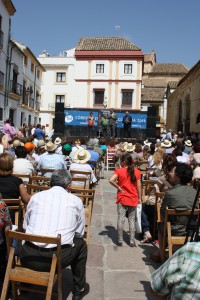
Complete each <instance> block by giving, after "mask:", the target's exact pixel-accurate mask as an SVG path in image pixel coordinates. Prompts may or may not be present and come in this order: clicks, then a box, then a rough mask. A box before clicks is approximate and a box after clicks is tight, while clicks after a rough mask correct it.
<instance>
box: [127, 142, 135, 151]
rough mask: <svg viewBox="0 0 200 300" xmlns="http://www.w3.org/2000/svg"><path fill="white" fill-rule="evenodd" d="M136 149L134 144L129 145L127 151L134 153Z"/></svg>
mask: <svg viewBox="0 0 200 300" xmlns="http://www.w3.org/2000/svg"><path fill="white" fill-rule="evenodd" d="M134 149H135V147H134V145H133V144H132V143H128V145H127V147H126V151H127V152H132V151H134Z"/></svg>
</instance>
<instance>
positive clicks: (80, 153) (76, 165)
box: [69, 149, 97, 185]
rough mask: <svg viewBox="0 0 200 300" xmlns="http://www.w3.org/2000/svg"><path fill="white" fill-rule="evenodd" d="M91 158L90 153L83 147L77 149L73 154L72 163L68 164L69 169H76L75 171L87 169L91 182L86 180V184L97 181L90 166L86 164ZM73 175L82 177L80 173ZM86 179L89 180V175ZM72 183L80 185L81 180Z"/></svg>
mask: <svg viewBox="0 0 200 300" xmlns="http://www.w3.org/2000/svg"><path fill="white" fill-rule="evenodd" d="M90 158H91V154H90V153H89V152H88V150H84V149H80V150H77V151H76V152H75V154H74V156H73V162H72V164H71V165H70V168H69V170H70V171H71V170H73V171H74V170H76V171H86V172H87V171H88V172H90V173H91V182H88V184H89V185H90V184H94V183H96V182H97V179H96V177H95V175H94V172H93V170H92V168H91V166H90V165H89V164H88V161H89V160H90ZM73 176H75V177H83V175H82V174H80V175H79V174H76V175H73ZM88 180H89V177H88ZM74 185H82V183H81V182H74Z"/></svg>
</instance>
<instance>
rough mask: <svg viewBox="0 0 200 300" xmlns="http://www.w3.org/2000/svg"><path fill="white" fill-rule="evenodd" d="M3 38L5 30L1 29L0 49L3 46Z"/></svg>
mask: <svg viewBox="0 0 200 300" xmlns="http://www.w3.org/2000/svg"><path fill="white" fill-rule="evenodd" d="M3 38H4V33H3V31H1V30H0V49H2V48H3Z"/></svg>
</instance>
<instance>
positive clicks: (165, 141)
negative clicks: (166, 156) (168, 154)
mask: <svg viewBox="0 0 200 300" xmlns="http://www.w3.org/2000/svg"><path fill="white" fill-rule="evenodd" d="M171 146H172V143H171V142H170V141H169V140H164V142H162V143H161V147H165V148H170V147H171Z"/></svg>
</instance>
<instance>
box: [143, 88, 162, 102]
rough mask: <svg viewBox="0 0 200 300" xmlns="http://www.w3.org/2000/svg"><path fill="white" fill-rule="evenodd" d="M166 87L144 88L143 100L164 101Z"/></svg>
mask: <svg viewBox="0 0 200 300" xmlns="http://www.w3.org/2000/svg"><path fill="white" fill-rule="evenodd" d="M164 95H165V88H143V89H142V91H141V100H142V101H143V102H156V103H157V102H163V98H164Z"/></svg>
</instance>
